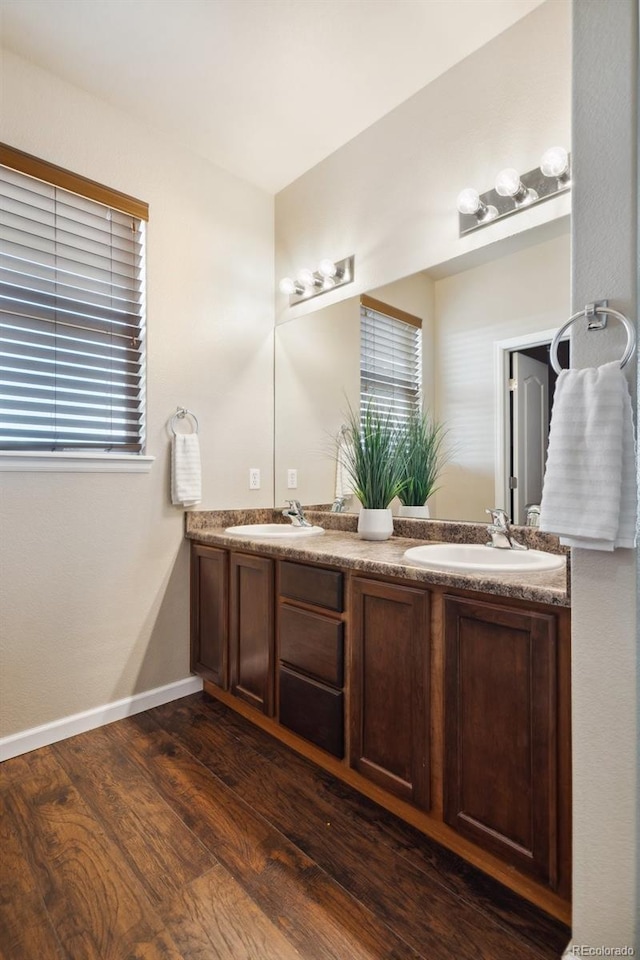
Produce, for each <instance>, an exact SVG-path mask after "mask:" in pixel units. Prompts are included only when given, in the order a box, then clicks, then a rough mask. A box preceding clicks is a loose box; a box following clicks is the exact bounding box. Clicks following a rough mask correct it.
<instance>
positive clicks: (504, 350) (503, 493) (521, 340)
mask: <svg viewBox="0 0 640 960" xmlns="http://www.w3.org/2000/svg"><path fill="white" fill-rule="evenodd" d="M556 331H557V328H556V327H554V328H552V329H550V330H541V331H539V332H538V333H525V334H522V335H521V336H519V337H509V338H508V339H506V340H496V341H495V343H494V371H495V373H494V383H495V390H496V394H495V401H496V402H495V410H496V424H495V442H496V447H495V462H496V469H495V504H494V505H495V506H498V507H501V508H502V509H504V510H507V513H508V512H509V510H508V504H509V501H510V498H509V479H510V476H511V457H510V452H511V451H510V404H509V380H510V376H511V374H510V363H509V360H510V356H511V354H512V353H513V352H514V351H515V350H528V349H530V348H532V347H542V346H544V345H545V344H547V345H549V344H551V341H552V340H553V338H554V336H555V334H556ZM562 339H563V340H568V339H569V337H563V338H562Z"/></svg>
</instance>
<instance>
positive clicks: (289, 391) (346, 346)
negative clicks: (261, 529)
mask: <svg viewBox="0 0 640 960" xmlns="http://www.w3.org/2000/svg"><path fill="white" fill-rule="evenodd" d="M275 337H276V349H275V370H276V376H275V380H276V393H275V396H276V402H275V424H276V429H275V437H276V448H275V487H276V492H275V503H276V506H281V505H283V504H284V501H285V500H287V499H292V498H294V499H296V500H300V502H301V503H311V504H314V503H331V501H332V500H333V498H334V495H335V477H336V466H335V461H334V459H333V458H334V455H335V442H334V438H335V437H336V436H337V434H338V431H339V429H340V426H341V424H343V423H344V422H345V417H346V411H347V410H348V407H349V405H350V406H351V407H352V408H353V409H357V408H358V403H359V395H360V363H359V358H360V303H359V300H358V299H350V300H343V301H342V302H341V303H337V304H335V305H334V306H331V307H328V308H327V309H326V310H318V311H317V312H316V313H312V314H309V316H308V317H301V318H300V319H298V320H295V321H293V322H291V323H283V324H281V325H279V326H278V327H276V333H275ZM289 468H294V469H296V470H297V471H298V488H297V490H289V489H287V470H288V469H289Z"/></svg>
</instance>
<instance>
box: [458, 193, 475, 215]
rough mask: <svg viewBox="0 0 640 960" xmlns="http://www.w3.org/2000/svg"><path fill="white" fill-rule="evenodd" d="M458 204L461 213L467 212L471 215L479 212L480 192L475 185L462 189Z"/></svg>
mask: <svg viewBox="0 0 640 960" xmlns="http://www.w3.org/2000/svg"><path fill="white" fill-rule="evenodd" d="M457 206H458V211H459V212H460V213H466V214H467V215H470V216H471V215H473V214H474V213H477V212H478V210H479V209H480V194H479V193H478V191H477V190H474V189H473V187H467V189H466V190H461V191H460V193H459V194H458V203H457Z"/></svg>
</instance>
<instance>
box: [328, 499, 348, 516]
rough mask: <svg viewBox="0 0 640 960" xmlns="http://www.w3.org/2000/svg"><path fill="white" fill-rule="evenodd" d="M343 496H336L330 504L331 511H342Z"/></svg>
mask: <svg viewBox="0 0 640 960" xmlns="http://www.w3.org/2000/svg"><path fill="white" fill-rule="evenodd" d="M345 499H346V498H345V497H336V498H335V500H334V501H333V503H332V505H331V513H344V501H345Z"/></svg>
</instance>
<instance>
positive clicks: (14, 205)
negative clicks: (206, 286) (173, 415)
mask: <svg viewBox="0 0 640 960" xmlns="http://www.w3.org/2000/svg"><path fill="white" fill-rule="evenodd" d="M9 149H10V148H9ZM36 162H37V163H39V164H40V165H42V162H41V161H36ZM43 166H46V165H43ZM52 169H53V170H59V168H52ZM70 176H73V175H70ZM77 179H78V180H81V179H82V178H77ZM89 183H90V182H89ZM93 186H94V187H96V188H97V189H99V190H102V191H103V192H104V193H106V194H108V193H109V191H108V190H106V188H100V187H99V185H93ZM144 235H145V222H144V220H143V219H141V218H139V217H136V216H133V215H131V214H129V213H126V212H122V211H121V210H119V209H117V208H114V207H112V206H108V205H105V204H103V203H100V202H96V201H95V200H94V199H89V198H88V197H85V196H80V195H78V194H77V193H74V192H71V191H69V190H66V189H63V188H62V187H60V186H57V185H55V184H53V183H49V182H45V181H44V180H41V179H37V178H35V177H33V176H30V175H27V174H25V173H23V172H21V171H19V170H16V169H13V168H12V167H9V166H4V165H0V449H3V450H14V451H16V450H17V451H32V450H40V451H42V450H51V451H55V450H87V449H89V450H105V451H128V452H141V451H142V450H143V446H144V381H145V322H144V320H145V316H144V306H145V304H144Z"/></svg>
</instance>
